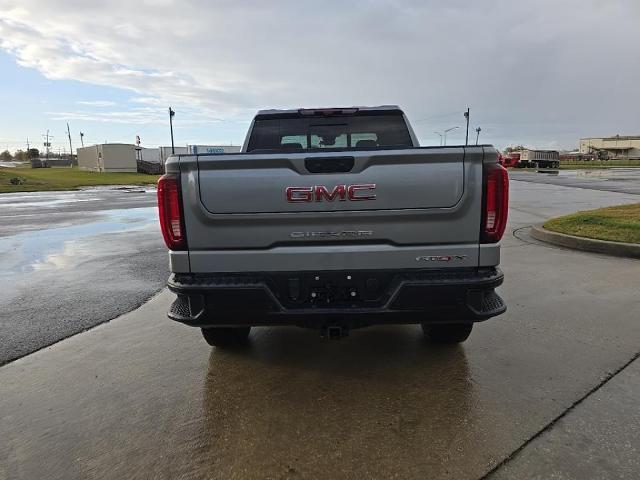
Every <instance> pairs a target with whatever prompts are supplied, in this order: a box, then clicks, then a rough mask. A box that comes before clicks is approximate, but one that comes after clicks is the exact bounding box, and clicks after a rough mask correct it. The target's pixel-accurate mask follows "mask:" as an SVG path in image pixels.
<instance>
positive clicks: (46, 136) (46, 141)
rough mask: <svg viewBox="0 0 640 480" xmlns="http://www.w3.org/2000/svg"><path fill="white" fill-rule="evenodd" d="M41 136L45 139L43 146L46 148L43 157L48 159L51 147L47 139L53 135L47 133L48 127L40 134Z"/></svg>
mask: <svg viewBox="0 0 640 480" xmlns="http://www.w3.org/2000/svg"><path fill="white" fill-rule="evenodd" d="M42 136H43V137H44V139H45V141H44V146H45V148H46V149H47V150H46V152H47V153H46V154H45V158H46V159H47V160H49V147H51V143H50V142H49V139H51V138H53V135H49V129H47V134H46V135H45V134H42Z"/></svg>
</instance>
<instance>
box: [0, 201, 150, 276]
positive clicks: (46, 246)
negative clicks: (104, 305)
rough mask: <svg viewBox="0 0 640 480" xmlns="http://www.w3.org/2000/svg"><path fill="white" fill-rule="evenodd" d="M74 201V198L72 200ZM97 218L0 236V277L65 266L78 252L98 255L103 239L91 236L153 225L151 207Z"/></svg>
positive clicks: (106, 212) (105, 212) (108, 212)
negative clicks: (79, 223)
mask: <svg viewBox="0 0 640 480" xmlns="http://www.w3.org/2000/svg"><path fill="white" fill-rule="evenodd" d="M76 201H77V200H76ZM100 218H101V220H98V221H96V222H91V223H84V224H81V225H72V226H66V227H58V228H48V229H43V230H35V231H29V232H24V233H20V234H17V235H14V236H11V237H6V238H0V258H2V270H0V278H3V277H4V278H8V277H11V276H12V275H15V274H20V273H22V274H24V273H30V272H34V271H41V270H47V269H59V268H64V267H66V266H68V265H69V264H70V263H72V262H73V261H74V260H77V258H78V256H82V257H86V256H91V255H95V256H100V255H102V254H103V253H104V252H102V251H100V250H98V251H96V249H100V248H101V247H103V246H104V243H103V242H101V241H100V240H99V238H95V245H92V243H91V241H92V239H94V237H99V236H100V235H104V234H108V233H120V232H129V231H137V230H144V229H147V228H155V227H156V226H157V209H156V208H155V207H144V208H130V209H121V210H107V211H104V214H103V216H101V217H100Z"/></svg>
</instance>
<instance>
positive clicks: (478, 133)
mask: <svg viewBox="0 0 640 480" xmlns="http://www.w3.org/2000/svg"><path fill="white" fill-rule="evenodd" d="M481 131H482V129H481V128H480V127H478V128H476V145H478V138H480V132H481Z"/></svg>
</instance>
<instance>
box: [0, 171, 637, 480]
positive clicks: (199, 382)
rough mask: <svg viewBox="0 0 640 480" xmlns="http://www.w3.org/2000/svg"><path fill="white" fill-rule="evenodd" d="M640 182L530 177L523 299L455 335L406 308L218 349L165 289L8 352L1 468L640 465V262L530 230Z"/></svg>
mask: <svg viewBox="0 0 640 480" xmlns="http://www.w3.org/2000/svg"><path fill="white" fill-rule="evenodd" d="M637 199H638V197H637V196H634V195H626V194H620V193H610V192H606V191H594V190H586V189H583V188H567V187H561V186H555V185H541V184H535V183H529V182H512V202H511V205H512V209H511V220H510V230H509V232H510V233H509V234H508V235H507V236H506V237H505V239H504V249H503V268H504V270H505V275H506V278H507V280H506V282H505V284H504V286H503V287H502V289H501V292H502V294H503V296H504V298H505V299H506V300H507V302H508V304H509V311H508V312H507V314H505V315H503V316H501V317H498V318H496V319H492V320H490V321H488V322H486V323H484V324H480V325H478V326H477V327H476V329H475V330H474V332H473V334H472V336H471V338H470V339H469V341H468V342H466V343H465V344H463V345H462V346H458V347H454V348H439V347H435V346H431V345H428V344H425V343H424V341H423V339H422V337H421V334H420V331H419V328H416V327H414V326H398V327H376V328H370V329H364V330H359V331H354V332H352V335H351V336H350V337H349V338H347V339H344V340H342V341H338V342H327V341H321V340H320V339H319V338H318V336H317V335H316V334H315V333H314V332H311V331H306V330H302V329H296V328H278V329H271V330H269V329H255V331H254V332H253V333H252V335H251V343H250V346H249V347H248V348H247V349H242V350H236V351H222V350H218V349H211V348H209V347H208V346H207V345H206V344H204V342H203V341H202V339H201V338H200V335H199V332H198V331H197V330H195V329H190V328H188V327H184V326H181V325H177V324H173V323H171V322H169V321H168V320H167V319H166V317H165V312H166V309H167V307H168V305H169V303H170V301H171V295H170V294H169V293H168V292H167V291H163V292H162V293H160V294H159V295H158V296H156V297H155V298H154V299H153V300H151V301H150V302H148V303H146V304H145V305H143V306H142V307H141V308H140V309H138V310H136V311H134V312H131V313H129V314H126V315H124V316H122V317H120V318H118V319H116V320H114V321H112V322H109V323H106V324H104V325H101V326H99V327H97V328H95V329H92V330H90V331H89V332H86V333H84V334H81V335H76V336H74V337H72V338H69V339H67V340H64V341H62V342H59V343H57V344H56V345H53V346H51V347H49V348H46V349H44V350H42V351H40V352H37V353H35V354H33V355H29V356H27V357H24V358H22V359H19V360H17V361H15V362H12V363H11V364H9V365H5V366H4V367H2V368H0V388H1V389H2V392H1V398H2V402H0V418H2V421H1V422H0V438H2V439H3V441H2V442H0V478H11V479H14V478H15V479H30V478H52V479H58V478H59V479H63V478H64V479H75V478H106V479H110V478H113V479H120V478H189V479H199V478H224V479H228V478H420V479H423V478H455V479H464V478H473V479H477V478H482V477H483V476H485V475H487V474H488V473H490V472H493V473H492V475H494V476H495V477H496V478H549V477H553V478H576V479H583V478H586V477H588V478H633V479H635V478H638V476H639V474H640V470H639V469H638V463H637V462H638V460H637V459H638V449H639V448H640V436H639V435H637V432H638V430H639V429H640V420H639V419H638V415H637V412H638V410H637V407H636V399H637V398H638V396H639V394H640V390H639V379H638V371H639V368H638V367H639V365H638V360H636V361H633V360H634V359H635V358H637V356H638V354H639V351H640V322H638V318H639V313H640V297H638V295H637V285H638V283H639V281H640V262H639V261H634V260H627V259H620V258H608V257H604V256H601V255H596V254H589V253H584V252H574V251H567V250H563V249H560V248H556V247H550V246H546V245H543V244H540V243H538V242H535V241H533V240H531V239H530V238H529V237H528V235H527V233H526V226H528V225H531V224H533V223H537V222H540V221H542V220H544V218H548V217H549V216H553V215H558V214H562V213H567V212H570V211H575V210H579V209H584V208H594V207H600V206H606V205H612V204H618V203H628V202H633V201H637ZM511 232H514V233H513V234H511ZM494 469H495V470H494ZM585 472H587V473H586V477H585Z"/></svg>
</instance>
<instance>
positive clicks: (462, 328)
mask: <svg viewBox="0 0 640 480" xmlns="http://www.w3.org/2000/svg"><path fill="white" fill-rule="evenodd" d="M471 330H473V323H444V324H439V323H436V324H430V323H423V324H422V331H423V332H424V335H425V337H427V338H428V339H429V340H431V341H432V342H434V343H461V342H464V341H465V340H466V339H467V338H469V335H471Z"/></svg>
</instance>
